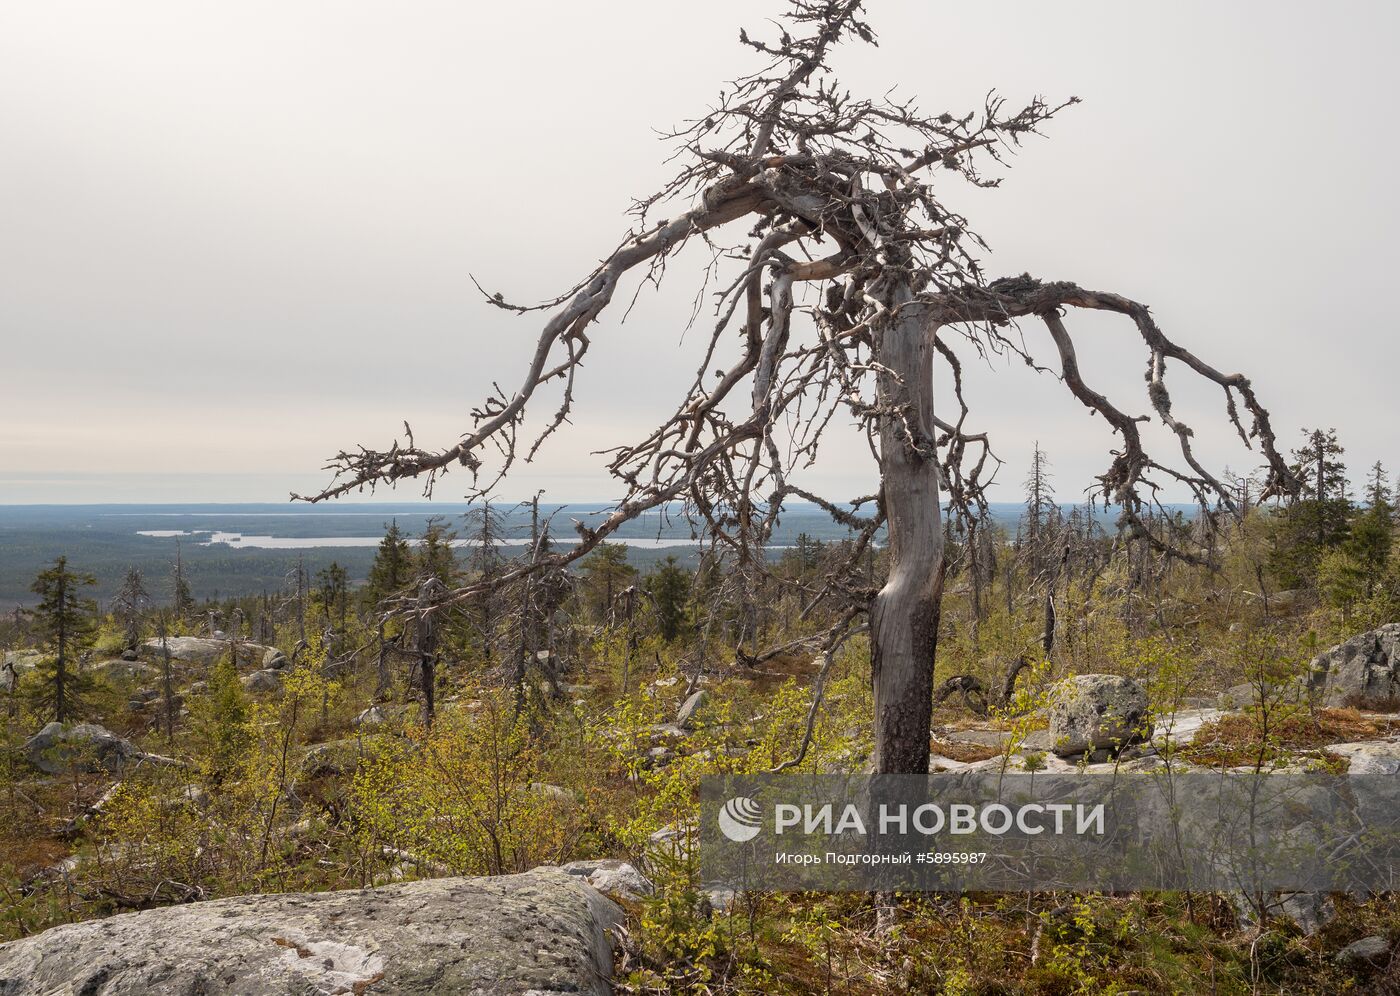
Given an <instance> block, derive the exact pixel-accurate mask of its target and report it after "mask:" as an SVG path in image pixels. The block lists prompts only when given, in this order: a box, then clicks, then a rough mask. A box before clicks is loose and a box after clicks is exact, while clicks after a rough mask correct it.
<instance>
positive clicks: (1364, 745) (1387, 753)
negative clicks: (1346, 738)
mask: <svg viewBox="0 0 1400 996" xmlns="http://www.w3.org/2000/svg"><path fill="white" fill-rule="evenodd" d="M1327 752H1328V753H1329V754H1336V755H1338V756H1339V757H1344V758H1346V759H1347V761H1348V762H1349V763H1348V767H1347V773H1348V774H1352V775H1395V774H1400V743H1396V742H1395V741H1393V740H1370V741H1363V742H1361V743H1354V744H1332V745H1331V746H1330V747H1328V748H1327Z"/></svg>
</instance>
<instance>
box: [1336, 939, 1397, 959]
mask: <svg viewBox="0 0 1400 996" xmlns="http://www.w3.org/2000/svg"><path fill="white" fill-rule="evenodd" d="M1389 954H1390V942H1389V941H1387V940H1386V939H1385V938H1384V937H1381V936H1380V935H1378V934H1372V935H1371V936H1370V937H1363V938H1361V940H1359V941H1352V942H1351V943H1350V944H1348V945H1347V946H1346V947H1344V948H1342V950H1340V951H1338V952H1337V955H1336V959H1335V960H1336V962H1337V964H1339V965H1346V964H1352V963H1355V962H1366V961H1380V960H1381V959H1382V958H1385V957H1387V956H1389Z"/></svg>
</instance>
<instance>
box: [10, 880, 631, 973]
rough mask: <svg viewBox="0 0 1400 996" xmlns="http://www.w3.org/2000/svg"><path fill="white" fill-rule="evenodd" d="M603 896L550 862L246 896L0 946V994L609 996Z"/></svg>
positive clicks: (613, 919) (611, 919) (615, 914)
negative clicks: (510, 870) (371, 885)
mask: <svg viewBox="0 0 1400 996" xmlns="http://www.w3.org/2000/svg"><path fill="white" fill-rule="evenodd" d="M621 919H622V911H621V910H620V909H619V908H618V906H617V905H616V904H615V903H613V902H612V901H611V900H608V899H606V898H604V897H603V896H602V895H600V894H599V893H598V892H597V891H596V890H594V889H593V888H591V887H590V886H588V885H586V884H584V883H583V882H582V881H581V880H580V879H579V878H577V877H574V876H571V875H567V874H565V873H564V872H562V871H560V870H559V869H557V868H537V869H535V870H534V871H531V872H526V873H524V874H522V875H506V876H500V877H495V878H444V879H435V880H431V881H424V882H408V883H404V884H400V885H390V886H385V887H383V888H379V889H366V890H356V891H349V892H327V893H319V894H313V893H293V894H288V895H266V896H242V897H238V898H233V899H219V900H215V901H213V902H207V903H192V904H190V905H187V906H172V907H166V908H163V909H155V910H144V911H142V912H140V913H127V914H124V915H122V916H114V917H109V918H107V919H105V920H93V921H88V922H85V923H74V924H65V925H64V926H61V927H54V928H52V929H50V930H46V931H44V932H43V933H41V934H36V935H35V936H33V937H27V938H25V939H23V940H19V941H13V942H11V943H9V944H3V945H0V993H3V994H4V996H31V994H32V996H45V994H50V993H57V992H62V993H70V992H71V993H89V992H90V993H99V992H100V993H102V996H136V994H143V996H144V994H148V993H163V994H168V996H195V994H210V996H212V994H238V996H274V994H276V996H282V994H286V993H297V994H312V993H318V994H319V993H326V994H330V993H441V994H456V993H462V994H483V996H484V994H493V996H494V994H497V993H499V994H524V993H535V994H538V996H555V994H562V993H574V994H577V993H592V994H597V996H606V994H607V993H608V991H609V985H608V977H609V976H610V974H611V971H612V948H611V937H610V933H609V931H610V929H611V927H612V926H613V925H615V924H617V923H619V922H620V921H621Z"/></svg>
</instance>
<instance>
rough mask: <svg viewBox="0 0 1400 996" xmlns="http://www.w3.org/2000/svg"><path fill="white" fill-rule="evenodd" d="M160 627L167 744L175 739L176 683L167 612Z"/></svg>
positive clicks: (160, 619) (162, 689)
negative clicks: (171, 656) (173, 673)
mask: <svg viewBox="0 0 1400 996" xmlns="http://www.w3.org/2000/svg"><path fill="white" fill-rule="evenodd" d="M156 618H157V620H158V625H159V626H160V684H161V691H162V693H164V698H165V702H164V706H165V709H164V712H165V742H166V743H167V744H168V743H171V742H172V741H173V740H174V739H175V682H174V679H173V678H172V677H171V674H170V631H169V627H167V626H166V624H165V612H164V611H162V612H161V614H160V615H159V616H157V617H156Z"/></svg>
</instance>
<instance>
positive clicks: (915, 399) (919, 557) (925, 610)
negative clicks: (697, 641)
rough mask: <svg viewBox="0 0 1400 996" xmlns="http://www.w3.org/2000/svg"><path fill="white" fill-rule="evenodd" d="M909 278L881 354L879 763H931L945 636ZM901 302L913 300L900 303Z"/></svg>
mask: <svg viewBox="0 0 1400 996" xmlns="http://www.w3.org/2000/svg"><path fill="white" fill-rule="evenodd" d="M911 298H912V294H911V292H910V290H909V287H908V285H907V284H900V285H898V286H896V287H895V288H894V290H893V293H892V294H891V295H890V305H891V307H892V309H893V314H892V315H891V316H890V318H889V319H888V320H887V321H886V322H885V323H884V324H883V328H882V330H881V334H880V338H879V345H878V355H879V361H880V363H881V364H882V365H883V366H884V371H883V372H882V373H881V374H880V379H879V397H880V407H881V411H882V415H881V424H880V469H881V473H882V476H883V479H884V494H883V500H884V508H885V515H886V519H887V521H888V523H889V551H890V554H889V556H890V569H889V577H888V579H887V580H886V582H885V586H884V587H883V588H881V589H880V592H879V593H878V594H877V595H876V596H875V600H874V603H873V605H872V606H871V613H870V634H871V672H872V673H871V680H872V682H873V686H874V693H875V770H876V771H877V772H879V773H882V774H889V773H901V774H925V773H927V772H928V752H929V746H928V743H929V725H930V719H931V714H932V708H933V706H932V701H933V655H934V643H935V640H936V638H937V620H938V611H937V598H938V591H937V577H938V567H939V564H940V562H941V561H942V558H943V528H942V524H941V522H940V509H939V495H938V459H937V452H936V450H935V447H934V438H933V435H932V432H931V429H932V426H933V363H932V354H933V336H934V331H933V330H932V329H926V328H925V324H926V320H925V319H924V317H923V316H922V314H921V309H919V308H917V307H915V306H913V305H908V304H907V302H909V301H910V300H911ZM901 305H904V307H903V308H902V309H901V307H900V306H901Z"/></svg>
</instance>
